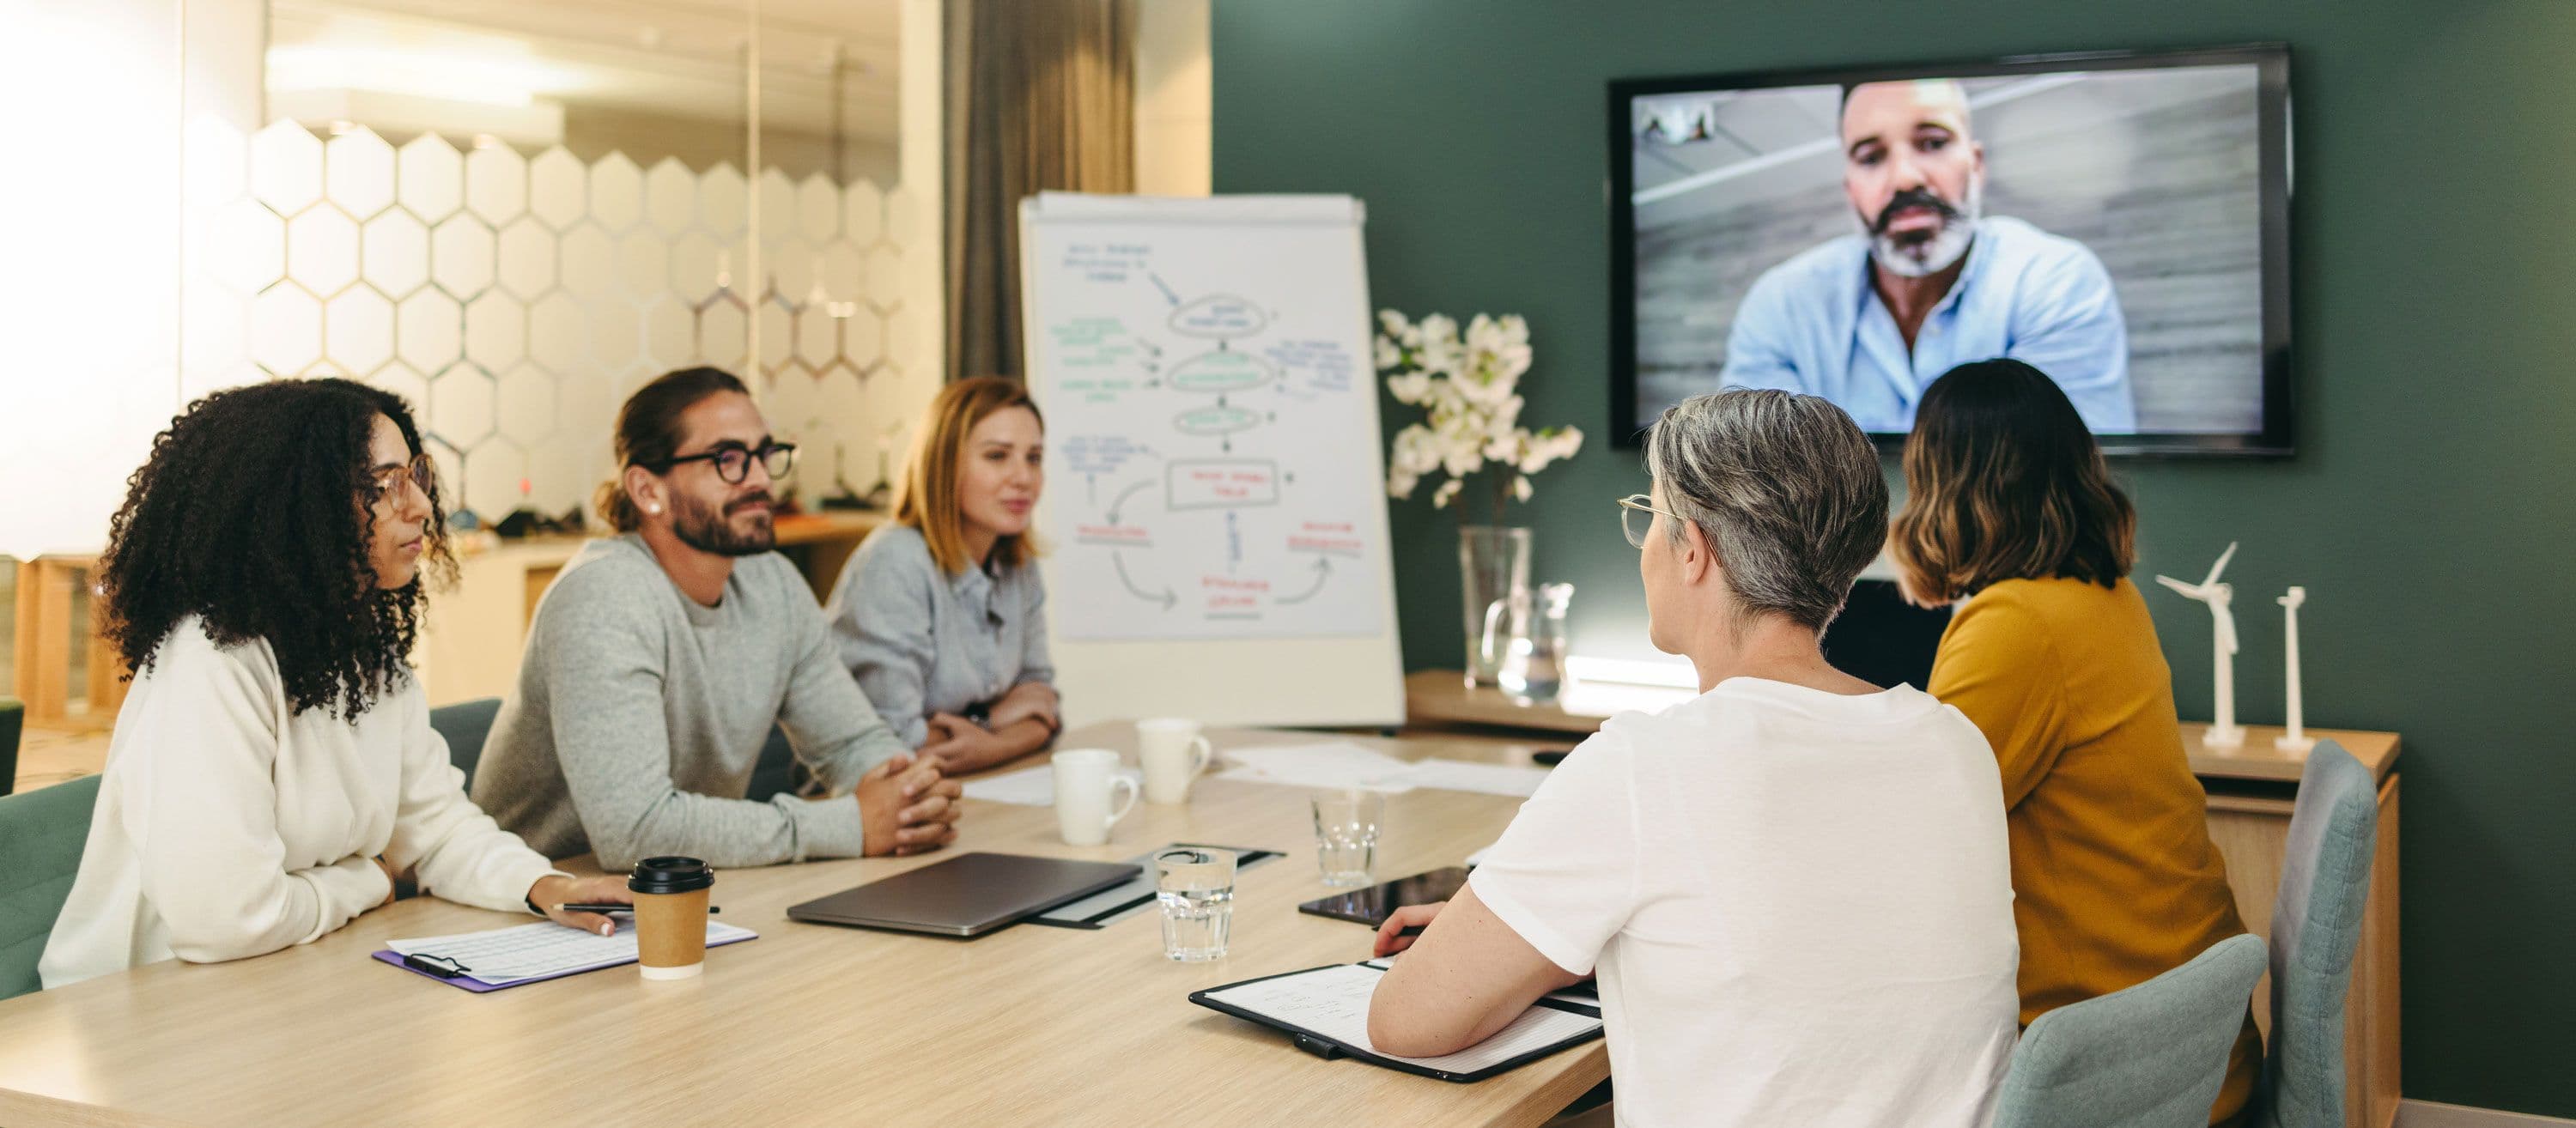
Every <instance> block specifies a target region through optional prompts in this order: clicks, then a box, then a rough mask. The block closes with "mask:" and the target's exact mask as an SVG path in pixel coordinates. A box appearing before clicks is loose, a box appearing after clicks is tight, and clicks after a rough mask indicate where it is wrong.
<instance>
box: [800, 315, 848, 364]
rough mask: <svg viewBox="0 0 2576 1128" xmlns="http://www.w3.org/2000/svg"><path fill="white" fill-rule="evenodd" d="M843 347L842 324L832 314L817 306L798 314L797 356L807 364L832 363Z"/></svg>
mask: <svg viewBox="0 0 2576 1128" xmlns="http://www.w3.org/2000/svg"><path fill="white" fill-rule="evenodd" d="M840 349H841V332H840V324H839V321H838V320H837V319H835V318H834V317H833V316H832V315H831V314H829V313H827V312H824V310H823V309H822V307H820V306H817V307H815V308H812V309H808V310H806V311H804V312H802V313H799V314H797V315H796V358H797V359H798V360H802V361H804V362H805V363H806V364H807V365H810V366H812V367H815V368H821V367H823V366H824V365H826V364H830V363H832V361H833V359H834V358H835V357H836V356H838V355H839V353H840Z"/></svg>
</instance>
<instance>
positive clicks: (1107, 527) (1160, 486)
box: [1029, 224, 1385, 640]
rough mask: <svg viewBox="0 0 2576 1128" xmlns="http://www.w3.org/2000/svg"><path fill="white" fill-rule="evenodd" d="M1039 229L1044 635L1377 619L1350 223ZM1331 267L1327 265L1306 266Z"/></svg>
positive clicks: (1246, 633) (1313, 627)
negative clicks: (1219, 231) (1051, 623)
mask: <svg viewBox="0 0 2576 1128" xmlns="http://www.w3.org/2000/svg"><path fill="white" fill-rule="evenodd" d="M1037 231H1038V232H1039V233H1040V237H1039V238H1036V239H1033V240H1031V241H1030V243H1029V252H1030V253H1033V254H1035V255H1037V256H1039V257H1038V258H1036V259H1035V260H1033V261H1032V262H1031V263H1030V264H1029V268H1030V274H1031V280H1032V284H1034V285H1039V286H1042V287H1044V291H1043V296H1042V297H1041V298H1040V299H1039V300H1038V301H1036V302H1035V303H1033V305H1034V306H1035V308H1036V311H1037V312H1038V313H1039V315H1040V316H1039V317H1038V318H1035V319H1033V321H1034V323H1033V324H1031V325H1030V326H1029V333H1030V352H1031V356H1032V358H1033V361H1034V370H1033V377H1034V382H1035V383H1036V384H1037V386H1038V389H1039V397H1040V406H1041V407H1042V408H1043V409H1044V411H1045V413H1046V417H1047V433H1048V446H1049V447H1050V448H1051V449H1050V450H1049V452H1048V474H1047V500H1046V513H1045V517H1044V520H1043V521H1042V523H1041V532H1042V533H1043V534H1044V536H1045V540H1046V543H1047V545H1048V548H1049V550H1050V551H1051V552H1052V553H1053V554H1054V557H1055V559H1054V561H1053V564H1054V576H1055V579H1054V580H1053V581H1052V586H1051V589H1050V592H1051V594H1050V598H1051V601H1053V602H1054V603H1055V609H1056V623H1057V628H1056V629H1057V633H1058V635H1060V636H1061V637H1064V638H1068V639H1106V640H1117V639H1212V638H1227V639H1250V638H1289V637H1302V636H1328V635H1369V634H1375V633H1377V632H1378V631H1380V630H1381V629H1383V627H1384V626H1385V623H1384V621H1383V620H1384V616H1383V614H1382V608H1381V605H1380V600H1381V595H1380V589H1379V583H1378V578H1377V575H1376V571H1375V569H1376V567H1377V566H1378V565H1377V564H1376V561H1377V560H1378V559H1379V558H1380V557H1381V556H1382V555H1383V553H1384V552H1385V547H1384V545H1383V543H1382V542H1383V538H1384V536H1385V517H1384V514H1385V510H1384V505H1385V502H1384V500H1383V488H1382V486H1381V485H1380V484H1379V481H1380V478H1381V474H1380V470H1379V467H1380V460H1379V458H1378V456H1377V452H1376V443H1377V426H1376V422H1375V420H1376V405H1375V400H1374V399H1373V398H1371V397H1374V396H1375V394H1376V389H1375V385H1374V384H1373V383H1372V381H1371V379H1370V372H1369V367H1368V360H1367V356H1366V354H1365V352H1364V351H1363V346H1364V344H1365V341H1366V332H1367V309H1366V301H1365V297H1364V296H1360V297H1357V298H1356V299H1355V298H1354V295H1353V293H1352V290H1353V287H1354V286H1355V285H1356V279H1355V278H1353V277H1351V276H1352V275H1353V274H1354V272H1356V271H1358V270H1359V264H1358V260H1357V254H1358V240H1357V236H1356V232H1355V231H1353V230H1350V229H1347V228H1346V229H1344V230H1343V231H1342V232H1341V234H1342V235H1343V236H1344V237H1342V238H1334V237H1331V235H1329V234H1328V235H1326V236H1324V237H1318V234H1317V232H1316V231H1315V230H1313V229H1312V228H1302V229H1301V228H1298V227H1293V226H1282V227H1274V228H1269V229H1258V228H1256V229H1251V230H1237V231H1233V232H1230V233H1229V235H1228V236H1227V238H1225V239H1224V240H1222V241H1212V240H1210V239H1209V238H1208V237H1207V234H1206V233H1205V232H1204V231H1193V230H1190V229H1186V228H1184V229H1179V230H1175V229H1172V228H1168V227H1165V228H1156V227H1151V226H1141V225H1139V226H1132V227H1122V226H1121V225H1117V224H1069V225H1065V226H1063V227H1060V228H1050V227H1049V226H1048V225H1045V224H1040V225H1039V226H1038V228H1037ZM1218 242H1221V243H1222V245H1217V243H1218ZM1336 272H1337V273H1338V274H1339V275H1340V276H1341V278H1340V284H1339V285H1329V286H1328V285H1316V284H1313V283H1312V282H1311V281H1307V280H1310V279H1313V278H1316V277H1318V276H1321V275H1326V274H1333V273H1336ZM1040 276H1044V277H1043V279H1042V280H1041V278H1040Z"/></svg>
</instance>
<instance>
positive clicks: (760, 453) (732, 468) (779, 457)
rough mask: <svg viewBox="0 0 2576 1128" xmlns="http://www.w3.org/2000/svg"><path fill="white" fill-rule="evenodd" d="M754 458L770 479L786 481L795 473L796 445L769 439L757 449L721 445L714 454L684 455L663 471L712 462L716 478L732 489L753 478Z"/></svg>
mask: <svg viewBox="0 0 2576 1128" xmlns="http://www.w3.org/2000/svg"><path fill="white" fill-rule="evenodd" d="M755 458H757V459H759V460H760V468H761V469H763V470H767V471H768V472H769V476H770V477H771V478H784V477H786V476H787V475H788V474H790V473H792V472H794V471H795V469H796V444H794V443H775V442H770V441H768V440H766V439H763V440H761V443H760V445H759V446H757V447H747V446H744V445H742V444H741V443H718V444H716V448H715V449H714V450H710V451H707V452H704V453H702V454H684V455H681V456H679V457H677V458H673V459H669V460H667V461H665V462H663V463H662V470H663V471H664V472H665V473H668V472H669V471H670V469H671V468H672V467H674V466H677V465H679V464H681V463H683V462H712V463H715V466H716V477H719V478H722V479H724V480H725V482H726V483H727V484H730V485H741V484H742V480H743V479H744V478H748V477H750V476H751V460H752V459H755Z"/></svg>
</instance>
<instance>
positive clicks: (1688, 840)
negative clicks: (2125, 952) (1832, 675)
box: [1469, 678, 2021, 1128]
mask: <svg viewBox="0 0 2576 1128" xmlns="http://www.w3.org/2000/svg"><path fill="white" fill-rule="evenodd" d="M1469 884H1470V885H1471V886H1472V887H1473V888H1474V889H1475V891H1476V896H1477V897H1478V899H1480V900H1482V901H1483V902H1484V903H1485V904H1486V905H1487V906H1488V907H1490V908H1491V909H1493V911H1494V913H1495V915H1497V916H1499V917H1500V918H1502V920H1503V923H1505V924H1507V925H1509V926H1511V928H1512V930H1513V931H1515V932H1517V933H1519V934H1520V936H1521V938H1522V939H1524V940H1526V941H1528V942H1529V943H1530V945H1531V946H1532V947H1534V948H1537V949H1538V951H1539V953H1540V954H1541V955H1544V956H1546V957H1547V958H1548V959H1549V960H1550V961H1552V962H1554V963H1555V964H1556V965H1557V966H1559V967H1562V968H1564V969H1566V970H1567V971H1569V972H1573V973H1576V974H1581V973H1584V972H1590V971H1593V970H1594V969H1595V966H1596V964H1597V965H1598V971H1599V976H1600V991H1601V1004H1602V1016H1603V1018H1604V1019H1605V1020H1606V1021H1607V1023H1608V1038H1609V1043H1610V1074H1611V1077H1612V1079H1613V1082H1614V1083H1615V1084H1616V1086H1617V1088H1618V1094H1617V1099H1616V1103H1615V1108H1616V1110H1617V1112H1618V1119H1619V1123H1620V1124H1621V1125H1623V1126H1629V1128H1649V1126H1654V1128H1660V1126H1664V1125H1684V1124H1688V1125H1714V1124H1727V1125H1765V1126H1768V1125H1782V1124H1797V1125H1809V1126H1827V1125H1869V1126H1878V1125H1981V1124H1984V1123H1986V1122H1987V1120H1988V1119H1989V1118H1990V1117H1991V1116H1992V1114H1993V1107H1992V1098H1993V1093H1994V1089H1995V1085H1996V1083H1997V1082H1999V1081H2000V1080H2002V1077H2003V1072H2004V1067H2005V1065H2006V1064H2007V1063H2008V1061H2009V1059H2010V1056H2011V1053H2012V1048H2013V1044H2014V1041H2015V1040H2016V1039H2017V1038H2018V1037H2019V1029H2018V1026H2017V1015H2018V1013H2019V1010H2020V1005H2021V1001H2020V995H2019V993H2018V991H2017V990H2016V988H2015V986H2014V973H2015V970H2016V968H2017V966H2018V963H2019V959H2020V947H2019V942H2018V941H2017V939H2016V938H2015V933H2014V929H2013V915H2012V872H2011V867H2010V864H2009V862H2008V860H2007V857H2006V847H2005V842H2004V803H2003V787H2002V783H2001V782H2000V779H1999V777H1998V775H1997V772H1996V768H1995V758H1994V754H1993V753H1992V752H1991V751H1989V750H1988V748H1987V746H1986V741H1985V737H1984V736H1983V735H1982V734H1981V733H1979V732H1978V730H1977V727H1976V726H1975V725H1974V724H1971V723H1970V722H1969V721H1968V719H1967V718H1966V717H1965V716H1962V715H1961V714H1960V713H1959V711H1958V710H1956V709H1953V708H1950V707H1949V706H1946V705H1943V704H1941V703H1940V702H1938V701H1935V700H1933V699H1932V698H1931V697H1929V696H1926V695H1925V694H1923V693H1922V692H1921V691H1919V690H1915V689H1912V688H1908V687H1903V686H1900V687H1898V688H1896V689H1892V690H1889V691H1887V692H1885V693H1878V694H1871V695H1868V696H1861V697H1848V696H1842V695H1838V694H1832V693H1826V692H1824V691H1821V690H1814V689H1808V688H1805V687H1801V686H1794V685H1789V684H1786V683H1782V682H1774V681H1763V680H1759V679H1754V678H1733V679H1729V680H1727V681H1725V682H1722V683H1719V685H1718V686H1717V688H1715V689H1712V690H1710V691H1709V692H1707V693H1704V694H1702V695H1700V696H1698V697H1696V698H1693V699H1691V700H1690V701H1687V702H1684V703H1682V704H1679V705H1675V706H1673V707H1671V708H1669V709H1666V710H1664V711H1663V712H1661V713H1656V714H1646V713H1623V714H1620V715H1619V716H1616V717H1613V718H1611V720H1610V722H1609V723H1608V724H1605V725H1603V726H1602V728H1601V731H1600V732H1599V733H1598V734H1596V735H1594V736H1593V737H1592V738H1591V739H1589V740H1586V741H1584V742H1583V745H1582V746H1581V747H1579V748H1577V749H1575V750H1574V752H1573V754H1572V755H1569V756H1567V757H1566V758H1565V762H1564V763H1563V764H1560V765H1558V767H1557V768H1556V770H1555V771H1554V772H1551V773H1549V776H1548V779H1547V782H1546V783H1545V784H1543V785H1541V786H1540V787H1539V789H1538V793H1537V794H1536V795H1533V796H1532V797H1531V798H1530V800H1529V802H1528V803H1526V804H1524V805H1523V806H1522V807H1521V810H1520V814H1519V815H1518V816H1517V817H1515V818H1514V819H1513V820H1512V825H1511V828H1510V829H1508V830H1506V831H1505V832H1504V833H1503V837H1502V840H1501V841H1499V842H1497V843H1495V844H1494V847H1493V849H1492V850H1491V851H1489V852H1488V853H1487V854H1486V855H1485V860H1484V863H1483V864H1482V865H1480V866H1478V867H1477V868H1476V871H1475V875H1474V876H1473V877H1472V878H1471V879H1470V882H1469Z"/></svg>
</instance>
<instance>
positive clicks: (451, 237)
mask: <svg viewBox="0 0 2576 1128" xmlns="http://www.w3.org/2000/svg"><path fill="white" fill-rule="evenodd" d="M492 257H493V256H492V229H491V228H490V227H487V226H485V225H484V223H483V221H482V220H480V219H477V218H475V217H473V216H470V215H460V216H454V217H451V218H449V219H448V220H447V222H445V223H441V224H439V225H438V227H437V229H436V230H434V231H431V232H430V235H429V276H430V277H431V278H433V279H435V280H437V282H438V284H439V286H440V287H442V288H444V289H445V290H446V291H447V292H448V293H449V294H450V295H452V296H455V297H457V298H471V297H473V296H475V295H476V294H480V293H482V292H483V291H484V290H485V289H487V288H489V287H490V286H491V285H492Z"/></svg>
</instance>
